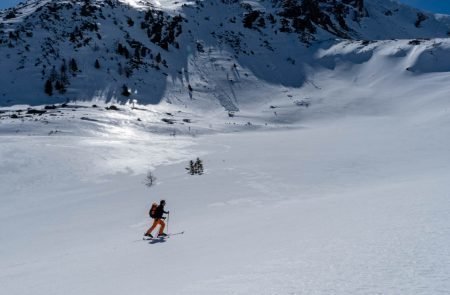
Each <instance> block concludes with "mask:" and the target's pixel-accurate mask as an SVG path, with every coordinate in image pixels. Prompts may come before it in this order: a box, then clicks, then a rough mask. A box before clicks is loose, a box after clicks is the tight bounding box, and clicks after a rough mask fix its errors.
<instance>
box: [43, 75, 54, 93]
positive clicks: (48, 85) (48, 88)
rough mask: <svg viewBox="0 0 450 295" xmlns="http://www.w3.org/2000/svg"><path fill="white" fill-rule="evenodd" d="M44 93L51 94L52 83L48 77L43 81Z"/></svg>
mask: <svg viewBox="0 0 450 295" xmlns="http://www.w3.org/2000/svg"><path fill="white" fill-rule="evenodd" d="M44 88H45V93H47V95H49V96H52V95H53V85H52V81H50V79H48V80H47V81H46V82H45V87H44Z"/></svg>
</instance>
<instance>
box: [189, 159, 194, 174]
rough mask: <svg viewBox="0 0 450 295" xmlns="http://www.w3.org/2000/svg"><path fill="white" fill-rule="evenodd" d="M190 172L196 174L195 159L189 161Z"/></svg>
mask: <svg viewBox="0 0 450 295" xmlns="http://www.w3.org/2000/svg"><path fill="white" fill-rule="evenodd" d="M189 174H191V175H194V174H195V166H194V161H192V160H191V161H190V162H189Z"/></svg>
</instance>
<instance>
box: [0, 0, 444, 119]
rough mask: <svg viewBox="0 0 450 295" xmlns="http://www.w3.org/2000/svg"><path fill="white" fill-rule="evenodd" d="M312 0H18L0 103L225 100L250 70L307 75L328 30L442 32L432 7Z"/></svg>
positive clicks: (233, 103)
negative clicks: (422, 9) (429, 10)
mask: <svg viewBox="0 0 450 295" xmlns="http://www.w3.org/2000/svg"><path fill="white" fill-rule="evenodd" d="M305 3H306V4H305ZM308 3H309V4H308ZM314 3H316V2H308V1H306V2H304V3H303V2H296V1H277V2H270V1H197V2H194V1H175V2H172V1H139V0H123V1H115V0H111V1H90V2H89V1H88V2H85V1H75V0H73V1H28V2H26V3H24V4H21V5H19V6H17V8H15V9H9V10H4V11H2V12H0V18H1V19H2V21H1V24H0V26H1V30H0V52H1V53H2V54H1V55H0V63H1V64H2V68H1V74H2V79H1V80H0V105H3V106H8V105H15V104H31V105H38V104H44V103H56V102H63V101H66V100H92V99H102V100H117V101H121V102H125V101H127V100H129V99H138V100H139V101H140V102H141V103H143V104H157V103H160V102H161V101H166V102H169V103H176V104H180V105H199V104H200V103H197V104H196V100H200V101H201V102H202V103H203V106H204V107H207V108H225V109H226V110H230V111H236V110H239V109H242V108H243V107H245V105H243V104H242V101H241V99H240V97H241V93H242V92H246V89H248V88H250V87H252V85H254V83H255V80H259V81H258V83H259V84H260V85H264V86H263V87H268V88H270V87H272V86H273V84H281V85H285V86H289V87H301V86H302V85H303V84H304V82H305V81H308V80H311V79H312V75H313V74H312V73H311V72H310V71H308V70H306V69H315V68H317V67H321V66H322V64H323V61H321V60H320V59H317V58H316V56H317V50H321V49H324V48H325V47H327V46H330V42H331V43H333V42H337V43H338V42H340V41H329V40H334V39H335V38H336V37H339V38H341V39H342V38H344V39H347V40H356V39H368V40H373V39H391V38H419V37H421V38H425V37H426V38H430V37H445V36H446V34H447V31H448V27H447V24H446V22H441V21H438V20H437V19H436V18H435V16H434V15H431V14H422V13H420V12H419V11H418V10H415V9H412V8H409V7H407V6H404V5H400V4H398V3H395V2H392V1H382V0H372V1H365V2H364V3H363V2H361V1H343V2H339V1H338V2H336V3H334V2H329V1H319V2H317V3H316V4H314ZM362 3H363V4H364V5H362ZM327 40H328V41H327ZM355 44H359V43H355ZM446 50H447V49H446V48H445V47H443V48H442V51H443V53H442V54H444V55H445V53H444V52H445V51H446ZM241 74H244V75H241ZM24 77H27V79H24ZM235 82H238V83H239V84H237V83H235ZM237 86H239V87H237ZM280 91H281V90H280ZM200 105H202V104H200Z"/></svg>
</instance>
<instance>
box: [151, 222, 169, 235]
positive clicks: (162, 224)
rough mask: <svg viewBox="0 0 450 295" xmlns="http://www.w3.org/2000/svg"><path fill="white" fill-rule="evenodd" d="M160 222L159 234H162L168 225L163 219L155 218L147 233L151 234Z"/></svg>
mask: <svg viewBox="0 0 450 295" xmlns="http://www.w3.org/2000/svg"><path fill="white" fill-rule="evenodd" d="M158 224H159V225H160V226H161V227H160V228H159V234H162V233H163V232H164V228H165V227H166V223H165V222H164V220H162V219H155V220H154V221H153V224H152V227H150V229H149V230H148V231H147V233H148V234H151V233H152V231H153V230H154V229H155V228H156V226H158Z"/></svg>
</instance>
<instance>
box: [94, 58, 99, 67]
mask: <svg viewBox="0 0 450 295" xmlns="http://www.w3.org/2000/svg"><path fill="white" fill-rule="evenodd" d="M94 66H95V68H96V69H100V62H99V61H98V59H96V60H95V65H94Z"/></svg>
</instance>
